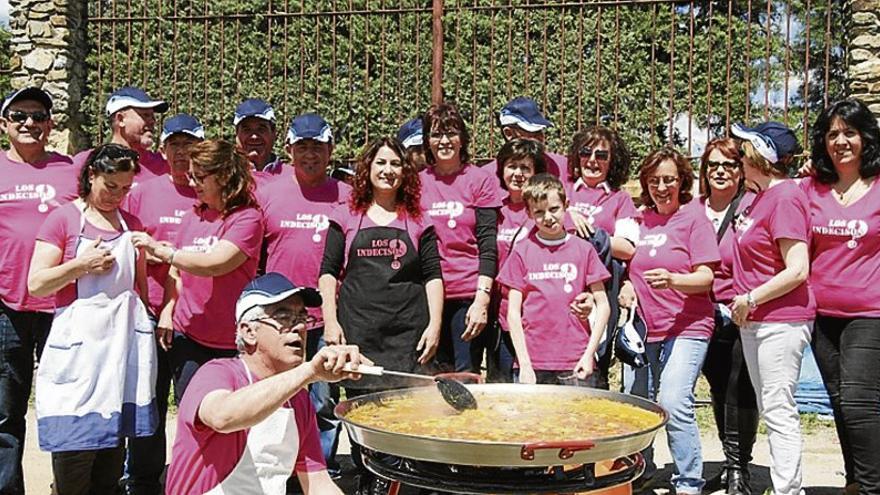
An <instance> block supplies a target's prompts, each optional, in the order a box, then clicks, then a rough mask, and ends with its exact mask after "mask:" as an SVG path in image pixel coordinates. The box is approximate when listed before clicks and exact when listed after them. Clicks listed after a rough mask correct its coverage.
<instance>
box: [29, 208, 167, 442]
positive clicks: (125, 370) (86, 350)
mask: <svg viewBox="0 0 880 495" xmlns="http://www.w3.org/2000/svg"><path fill="white" fill-rule="evenodd" d="M117 215H118V218H119V221H120V223H121V224H122V228H123V232H122V233H121V234H119V235H118V236H116V237H115V238H113V239H109V240H104V241H103V242H102V243H101V247H104V248H106V249H109V250H110V251H111V252H112V253H113V256H114V257H115V263H114V265H113V268H112V269H111V270H110V271H109V272H107V273H104V274H100V275H84V276H82V277H80V278H79V279H78V280H77V281H76V295H77V298H76V300H75V301H74V302H73V303H72V304H70V305H69V306H66V307H64V308H58V309H56V310H55V319H54V320H53V321H52V329H51V330H50V332H49V337H48V339H47V341H46V346H45V349H44V350H43V355H42V357H41V359H40V366H39V369H38V370H37V377H36V413H37V427H38V433H39V440H40V448H41V449H43V450H46V451H50V452H64V451H71V450H97V449H105V448H112V447H116V446H118V445H119V444H120V441H121V439H122V437H141V436H148V435H151V434H152V433H153V432H154V431H155V429H156V426H157V423H158V418H159V416H158V410H157V408H156V401H155V384H156V365H157V362H156V344H155V337H154V336H153V326H152V324H151V322H150V318H149V315H148V314H147V310H146V308H145V307H144V304H143V302H141V300H140V298H139V297H138V295H137V293H135V291H134V286H135V265H136V251H135V248H134V246H133V245H132V243H131V232H129V230H128V226H127V225H126V224H125V221H124V220H123V219H122V215H120V214H119V213H118V212H117ZM84 228H85V216H84V215H82V214H81V216H80V231H79V238H78V239H77V246H76V255H77V256H79V255H80V254H81V253H82V252H83V251H84V250H85V249H86V248H87V247H88V246H89V244H91V243H92V242H94V240H93V239H87V238H85V237H84V236H83V231H84Z"/></svg>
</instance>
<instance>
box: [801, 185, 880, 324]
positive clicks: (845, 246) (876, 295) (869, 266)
mask: <svg viewBox="0 0 880 495" xmlns="http://www.w3.org/2000/svg"><path fill="white" fill-rule="evenodd" d="M877 181H878V179H876V178H875V179H874V180H873V183H872V184H871V189H869V190H868V192H867V193H865V195H864V196H862V197H861V198H860V199H859V200H858V201H856V202H855V203H852V204H851V205H849V206H843V205H841V204H840V203H839V202H838V201H837V199H836V198H835V197H834V192H833V191H832V189H831V186H830V185H827V184H822V183H820V182H819V181H817V180H815V179H812V178H810V179H805V180H804V181H803V182H802V183H801V188H802V189H803V190H804V192H805V193H806V195H807V200H808V202H809V208H810V210H809V211H810V225H811V231H812V240H811V243H810V259H811V260H812V268H811V269H810V287H811V288H812V289H813V294H815V296H816V306H817V312H818V313H819V314H821V315H825V316H834V317H838V318H880V304H878V301H880V256H878V253H880V186H878V182H877Z"/></svg>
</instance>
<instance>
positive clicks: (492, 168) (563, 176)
mask: <svg viewBox="0 0 880 495" xmlns="http://www.w3.org/2000/svg"><path fill="white" fill-rule="evenodd" d="M544 162H545V163H546V164H547V173H548V174H550V175H553V176H555V177H558V178H559V180H560V181H562V183H563V184H566V183H568V158H567V157H565V156H563V155H560V154H559V153H553V152H549V151H548V152H546V153H544ZM482 168H485V169H486V170H488V171H489V172H490V173H492V174H493V175H495V182H498V175H497V174H498V160H492V161H491V162H488V163H486V164H485V165H482ZM498 186H499V187H501V184H498ZM501 194H502V196H503V195H504V194H506V191H505V190H504V188H501Z"/></svg>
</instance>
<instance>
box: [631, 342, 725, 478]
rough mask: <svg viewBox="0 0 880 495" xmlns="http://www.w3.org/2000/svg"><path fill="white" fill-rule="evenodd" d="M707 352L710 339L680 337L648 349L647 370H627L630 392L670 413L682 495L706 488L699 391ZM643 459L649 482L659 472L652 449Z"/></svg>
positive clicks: (669, 433) (668, 433)
mask: <svg viewBox="0 0 880 495" xmlns="http://www.w3.org/2000/svg"><path fill="white" fill-rule="evenodd" d="M708 347H709V342H708V341H707V340H705V339H693V338H681V337H678V338H675V337H673V338H670V339H667V340H664V341H663V342H653V343H648V344H646V345H645V350H646V353H647V355H648V366H645V367H644V368H641V369H634V368H632V367H630V366H624V369H623V386H624V391H625V392H627V393H630V394H632V395H636V396H639V397H645V398H647V399H651V400H655V401H657V403H659V404H660V406H662V407H663V408H664V409H665V410H666V412H667V413H669V422H668V423H667V424H666V438H667V440H668V442H669V452H670V453H671V454H672V462H673V464H674V466H675V471H674V473H673V475H672V485H673V486H674V487H675V491H676V493H678V494H692V493H700V492H701V491H702V489H703V485H704V484H705V480H704V479H703V454H702V452H701V450H700V429H699V427H698V426H697V416H696V412H695V410H694V402H695V397H694V386H695V385H696V384H697V378H698V377H699V376H700V370H701V368H702V366H703V360H704V359H705V357H706V350H707V349H708ZM643 454H644V455H645V461H646V463H647V467H646V469H645V474H646V476H649V477H650V476H651V475H652V474H653V472H654V471H656V469H657V468H656V465H655V464H654V449H653V447H648V448H647V449H646V450H645V451H644V452H643Z"/></svg>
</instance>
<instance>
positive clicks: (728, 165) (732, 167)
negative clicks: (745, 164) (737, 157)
mask: <svg viewBox="0 0 880 495" xmlns="http://www.w3.org/2000/svg"><path fill="white" fill-rule="evenodd" d="M706 168H707V169H708V170H715V169H718V168H723V169H724V170H725V171H727V172H734V171H736V170H739V169H741V168H742V163H740V162H733V161H731V162H715V161H708V162H706Z"/></svg>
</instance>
